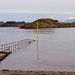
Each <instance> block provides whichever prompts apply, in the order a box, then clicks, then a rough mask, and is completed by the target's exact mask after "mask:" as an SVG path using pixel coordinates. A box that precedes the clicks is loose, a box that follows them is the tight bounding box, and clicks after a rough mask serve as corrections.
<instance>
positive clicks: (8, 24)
mask: <svg viewBox="0 0 75 75" xmlns="http://www.w3.org/2000/svg"><path fill="white" fill-rule="evenodd" d="M24 24H25V22H24V21H21V22H16V21H7V22H5V23H4V22H2V21H0V27H21V26H23V25H24Z"/></svg>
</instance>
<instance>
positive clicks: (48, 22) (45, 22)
mask: <svg viewBox="0 0 75 75" xmlns="http://www.w3.org/2000/svg"><path fill="white" fill-rule="evenodd" d="M37 22H38V24H39V25H38V27H39V28H57V27H71V24H68V23H60V22H58V20H53V19H50V18H47V19H38V20H35V21H34V22H30V23H25V24H24V25H23V26H22V27H21V28H36V26H37Z"/></svg>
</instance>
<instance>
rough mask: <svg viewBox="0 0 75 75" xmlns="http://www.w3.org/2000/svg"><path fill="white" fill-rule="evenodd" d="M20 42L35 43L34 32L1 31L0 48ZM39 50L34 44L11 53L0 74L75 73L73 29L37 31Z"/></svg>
mask: <svg viewBox="0 0 75 75" xmlns="http://www.w3.org/2000/svg"><path fill="white" fill-rule="evenodd" d="M22 39H33V40H36V39H37V34H36V29H19V28H14V27H13V28H11V27H9V28H8V27H7V28H0V44H4V43H8V42H13V41H19V40H22ZM38 47H39V48H38V49H39V50H38V51H37V41H36V42H34V43H31V44H30V45H27V46H25V47H23V48H21V49H18V50H16V51H13V53H12V54H10V55H9V56H8V57H6V59H4V60H3V61H2V62H1V63H0V70H2V69H10V70H47V71H49V70H50V71H75V28H43V29H39V40H38ZM37 52H38V53H37ZM38 59H39V60H38Z"/></svg>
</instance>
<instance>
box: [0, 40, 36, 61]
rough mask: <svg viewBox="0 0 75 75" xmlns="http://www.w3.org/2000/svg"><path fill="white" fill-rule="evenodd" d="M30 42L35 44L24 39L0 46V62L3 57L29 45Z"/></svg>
mask: <svg viewBox="0 0 75 75" xmlns="http://www.w3.org/2000/svg"><path fill="white" fill-rule="evenodd" d="M32 42H35V40H32V39H24V40H20V41H16V42H12V43H7V44H3V45H0V61H2V60H3V59H4V58H5V57H7V56H8V55H9V54H10V53H12V52H13V51H14V50H17V49H21V48H23V47H24V46H26V45H29V44H30V43H32Z"/></svg>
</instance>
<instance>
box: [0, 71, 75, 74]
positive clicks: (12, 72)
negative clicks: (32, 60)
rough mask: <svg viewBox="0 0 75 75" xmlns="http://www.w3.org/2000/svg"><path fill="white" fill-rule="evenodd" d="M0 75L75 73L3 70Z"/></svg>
mask: <svg viewBox="0 0 75 75" xmlns="http://www.w3.org/2000/svg"><path fill="white" fill-rule="evenodd" d="M0 75H75V72H65V71H21V70H2V71H0Z"/></svg>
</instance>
